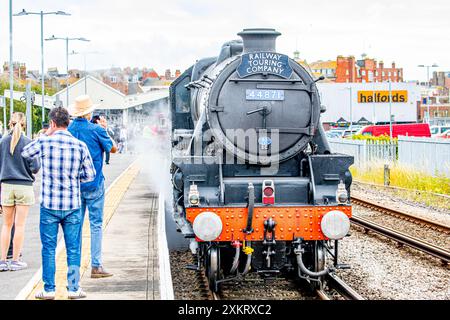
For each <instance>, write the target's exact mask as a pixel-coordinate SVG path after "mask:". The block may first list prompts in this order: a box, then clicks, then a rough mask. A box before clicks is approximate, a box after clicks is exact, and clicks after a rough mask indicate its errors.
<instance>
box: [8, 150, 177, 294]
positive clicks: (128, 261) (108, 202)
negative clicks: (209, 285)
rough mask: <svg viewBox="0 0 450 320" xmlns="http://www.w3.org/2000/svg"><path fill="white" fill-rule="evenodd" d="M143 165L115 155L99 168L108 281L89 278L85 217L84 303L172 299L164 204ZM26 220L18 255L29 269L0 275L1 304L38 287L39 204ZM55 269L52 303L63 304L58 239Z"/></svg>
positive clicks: (63, 272) (62, 258)
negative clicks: (103, 192)
mask: <svg viewBox="0 0 450 320" xmlns="http://www.w3.org/2000/svg"><path fill="white" fill-rule="evenodd" d="M144 163H145V160H144V159H142V158H139V157H137V156H131V155H114V156H112V157H111V164H110V165H109V166H105V167H104V175H105V178H106V196H105V211H104V225H103V228H104V231H103V265H104V266H105V268H106V269H107V270H108V271H109V272H111V273H113V276H112V277H109V278H100V279H92V278H91V277H90V273H91V267H90V232H89V221H88V215H87V214H86V220H85V224H84V225H83V248H82V261H81V268H80V276H81V281H80V286H81V287H82V288H83V290H84V291H85V292H86V293H87V299H89V300H110V299H114V300H117V299H118V300H122V299H132V300H152V299H173V290H172V289H171V287H172V282H171V278H170V266H169V263H168V261H169V258H168V249H167V240H166V235H165V212H164V201H163V197H160V195H159V191H158V188H153V187H152V183H151V181H152V180H151V179H149V176H148V173H146V172H145V171H146V170H145V168H146V165H144ZM142 168H144V170H143V169H142ZM36 186H38V184H36ZM36 189H38V187H36ZM36 192H38V191H36ZM32 215H33V216H32ZM31 216H32V218H31ZM30 218H31V219H29V220H28V221H27V229H29V230H27V231H28V232H29V233H27V234H26V240H25V244H24V250H23V255H24V257H23V258H24V261H26V262H27V263H29V268H28V269H26V270H22V271H18V272H2V273H0V300H3V299H16V300H24V299H30V300H33V299H34V295H35V293H36V292H37V291H38V290H41V289H42V287H43V283H42V280H41V276H42V269H41V256H40V252H41V245H40V239H39V206H38V205H35V206H33V208H32V212H30ZM61 234H62V233H61V230H60V236H61ZM30 247H32V248H30ZM30 251H32V252H33V253H34V254H33V255H29V252H30ZM56 265H57V270H56V286H57V290H56V299H67V290H66V285H67V280H66V279H67V276H66V272H67V264H66V254H65V247H64V240H63V238H62V237H60V240H59V242H58V247H57V252H56Z"/></svg>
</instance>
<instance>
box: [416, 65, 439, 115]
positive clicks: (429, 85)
mask: <svg viewBox="0 0 450 320" xmlns="http://www.w3.org/2000/svg"><path fill="white" fill-rule="evenodd" d="M418 67H419V68H427V82H428V91H429V90H430V88H431V81H430V68H437V67H439V66H438V65H437V64H436V63H433V64H432V65H431V66H430V65H423V64H419V65H418ZM427 123H430V103H429V101H428V99H427Z"/></svg>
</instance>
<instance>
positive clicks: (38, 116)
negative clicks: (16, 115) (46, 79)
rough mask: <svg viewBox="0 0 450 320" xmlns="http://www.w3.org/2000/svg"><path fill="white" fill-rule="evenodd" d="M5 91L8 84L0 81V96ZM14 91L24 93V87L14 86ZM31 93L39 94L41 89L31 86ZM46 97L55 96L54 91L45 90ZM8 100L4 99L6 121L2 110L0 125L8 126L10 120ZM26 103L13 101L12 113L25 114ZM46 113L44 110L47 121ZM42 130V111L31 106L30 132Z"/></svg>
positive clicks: (47, 111)
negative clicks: (0, 122) (0, 123)
mask: <svg viewBox="0 0 450 320" xmlns="http://www.w3.org/2000/svg"><path fill="white" fill-rule="evenodd" d="M5 90H9V83H8V82H7V81H0V95H4V92H5ZM14 90H16V91H25V86H23V85H20V84H14ZM31 91H33V92H35V93H36V94H41V87H40V85H32V86H31ZM46 94H47V95H53V94H55V90H51V89H50V90H47V89H46ZM9 104H10V102H9V99H8V98H7V99H6V119H5V118H4V113H3V110H1V112H0V113H1V115H0V119H1V121H2V123H6V124H8V121H9V119H10V112H9V109H10V108H9ZM26 108H27V106H26V102H22V101H17V100H14V111H18V112H23V113H25V112H26ZM48 113H49V110H48V109H45V118H46V119H48ZM41 129H42V109H41V107H40V106H36V105H33V106H32V132H33V133H36V132H38V131H39V130H41Z"/></svg>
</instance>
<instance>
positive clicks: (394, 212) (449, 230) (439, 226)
mask: <svg viewBox="0 0 450 320" xmlns="http://www.w3.org/2000/svg"><path fill="white" fill-rule="evenodd" d="M351 199H352V203H354V204H357V205H360V206H363V207H366V208H369V209H372V210H376V211H379V212H383V213H386V214H388V215H391V216H395V217H397V218H401V219H403V220H407V221H410V222H414V223H416V224H422V225H426V226H428V227H430V228H432V229H434V230H440V231H442V232H444V233H446V234H450V226H448V225H445V224H443V223H439V222H437V221H433V220H429V219H426V218H423V217H418V216H416V215H412V214H410V213H408V212H405V211H402V210H399V209H393V208H388V207H384V206H381V205H379V204H377V203H374V202H372V201H368V200H365V199H361V198H359V197H355V196H352V197H351Z"/></svg>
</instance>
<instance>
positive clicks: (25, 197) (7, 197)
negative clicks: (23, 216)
mask: <svg viewBox="0 0 450 320" xmlns="http://www.w3.org/2000/svg"><path fill="white" fill-rule="evenodd" d="M1 190H2V191H1V192H2V196H1V202H2V206H7V207H8V206H15V205H19V206H21V205H22V206H32V205H33V204H34V190H33V186H27V185H21V184H8V183H2V189H1Z"/></svg>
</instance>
